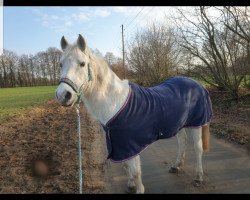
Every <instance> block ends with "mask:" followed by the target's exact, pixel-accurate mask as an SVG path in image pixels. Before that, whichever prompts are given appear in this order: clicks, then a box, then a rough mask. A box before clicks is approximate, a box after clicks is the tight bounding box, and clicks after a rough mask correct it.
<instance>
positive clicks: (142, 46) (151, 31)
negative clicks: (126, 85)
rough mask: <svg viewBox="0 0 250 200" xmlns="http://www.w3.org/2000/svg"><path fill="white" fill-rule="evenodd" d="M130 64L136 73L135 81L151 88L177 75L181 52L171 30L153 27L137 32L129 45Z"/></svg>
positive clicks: (128, 58)
mask: <svg viewBox="0 0 250 200" xmlns="http://www.w3.org/2000/svg"><path fill="white" fill-rule="evenodd" d="M127 60H128V64H129V66H130V68H131V70H132V71H134V79H135V81H137V82H138V83H140V84H143V85H145V86H150V85H152V84H156V83H159V82H160V81H162V80H164V79H166V77H169V76H172V75H174V74H176V72H177V71H176V68H177V65H178V61H179V51H178V48H177V46H176V43H175V37H174V34H173V32H172V30H171V29H167V28H166V27H164V26H159V25H152V26H151V27H149V28H148V29H146V30H145V31H143V32H137V34H136V36H135V37H134V39H133V41H132V42H131V43H130V44H129V51H128V56H127Z"/></svg>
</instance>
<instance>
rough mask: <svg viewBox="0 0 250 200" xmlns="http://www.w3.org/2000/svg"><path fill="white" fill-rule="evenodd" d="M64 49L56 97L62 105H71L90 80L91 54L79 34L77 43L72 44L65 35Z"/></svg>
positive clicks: (63, 38)
mask: <svg viewBox="0 0 250 200" xmlns="http://www.w3.org/2000/svg"><path fill="white" fill-rule="evenodd" d="M61 48H62V50H63V54H62V57H61V59H60V68H61V69H60V72H61V75H60V82H59V86H58V88H57V90H56V99H57V100H58V102H59V103H60V104H61V105H62V106H71V105H74V103H75V102H76V101H77V97H78V94H79V92H82V91H83V90H84V89H86V87H87V86H88V82H89V81H90V56H89V55H88V51H87V47H86V42H85V40H84V38H83V37H82V36H81V35H80V34H79V36H78V39H77V42H76V44H73V45H70V44H69V43H68V42H67V40H66V39H65V37H64V36H63V37H62V38H61Z"/></svg>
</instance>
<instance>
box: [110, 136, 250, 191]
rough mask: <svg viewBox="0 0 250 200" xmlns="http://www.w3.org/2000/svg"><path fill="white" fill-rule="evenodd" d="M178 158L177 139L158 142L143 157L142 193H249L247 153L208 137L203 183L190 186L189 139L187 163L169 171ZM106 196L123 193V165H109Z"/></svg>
mask: <svg viewBox="0 0 250 200" xmlns="http://www.w3.org/2000/svg"><path fill="white" fill-rule="evenodd" d="M176 155H177V138H176V137H173V138H171V139H167V140H160V141H157V142H155V143H153V144H152V145H150V146H149V148H147V149H146V150H145V151H144V152H143V153H142V154H141V161H142V180H143V182H144V186H145V193H250V152H247V150H244V149H242V148H240V147H238V146H236V145H234V144H229V143H228V142H226V141H224V140H222V139H217V138H215V137H211V150H210V151H209V152H208V153H204V154H203V155H204V156H203V169H204V180H205V184H204V185H202V186H201V187H199V188H197V187H194V186H193V185H192V179H193V176H194V174H195V164H196V160H195V155H194V148H193V141H192V138H191V137H190V136H188V147H187V153H186V160H185V161H186V162H185V166H184V168H183V170H184V171H183V173H181V174H178V175H176V174H171V173H169V172H168V170H169V168H170V166H171V164H172V163H173V162H174V161H175V158H176ZM107 175H108V177H109V181H110V184H111V185H110V189H109V192H108V193H125V188H126V181H127V178H126V176H125V171H124V170H123V167H122V165H120V164H115V163H109V164H108V165H107Z"/></svg>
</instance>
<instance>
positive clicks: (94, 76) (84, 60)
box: [56, 35, 209, 193]
mask: <svg viewBox="0 0 250 200" xmlns="http://www.w3.org/2000/svg"><path fill="white" fill-rule="evenodd" d="M61 48H62V50H63V54H62V57H61V60H60V67H61V81H60V84H59V86H58V88H57V90H56V98H57V100H58V102H59V103H60V104H61V105H62V106H72V105H74V104H75V103H76V101H77V92H79V91H78V90H81V92H82V97H81V98H82V101H83V102H84V105H85V106H86V108H87V110H88V112H89V113H90V114H91V115H92V116H93V117H95V118H96V119H97V120H98V121H99V122H100V123H101V124H102V125H103V127H105V126H106V125H107V124H108V123H109V122H110V121H111V120H113V119H114V118H116V117H117V115H119V113H120V112H121V110H122V109H123V108H124V105H125V104H126V102H127V101H128V97H129V96H130V93H131V91H130V84H129V81H128V80H121V79H120V78H118V77H117V76H116V74H115V73H114V72H113V71H112V70H111V69H110V68H109V66H108V65H107V63H106V62H105V60H104V59H103V58H100V57H98V56H95V55H94V54H93V53H92V52H91V50H90V49H89V48H88V47H87V46H86V42H85V40H84V38H83V37H82V36H81V35H79V37H78V39H77V42H76V44H73V45H70V44H68V42H67V41H66V39H65V38H64V36H63V37H62V39H61ZM139 87H140V86H139ZM176 101H177V100H176ZM177 107H180V106H177ZM177 107H176V108H174V109H176V110H177ZM169 109H171V108H169ZM125 114H126V113H125ZM125 120H129V119H125ZM152 120H153V119H152ZM174 120H175V119H174ZM176 120H178V119H177V118H176ZM166 123H167V122H166ZM163 124H164V123H163ZM132 128H133V127H132ZM106 133H107V134H106V135H108V136H107V138H109V137H110V135H111V134H112V132H109V131H107V130H106ZM186 133H187V134H191V135H192V136H193V140H194V149H195V153H196V159H197V164H196V176H195V178H194V181H195V182H197V183H200V182H202V181H203V169H202V153H203V150H208V147H209V122H208V123H206V124H202V125H201V126H199V127H189V128H182V129H180V130H179V131H178V133H177V139H178V144H179V151H178V156H177V159H176V162H175V164H173V165H172V167H171V169H170V170H169V172H171V173H177V172H178V170H180V167H182V166H183V164H184V158H185V149H186V144H187V135H186ZM111 136H112V135H111ZM154 140H156V139H154ZM107 142H109V141H107ZM107 145H108V144H107ZM109 145H111V146H112V145H113V144H109ZM111 148H112V147H111ZM143 149H144V147H143ZM113 150H115V149H113ZM140 152H141V151H140ZM140 152H137V154H136V155H134V156H130V158H129V159H123V160H122V163H123V164H124V167H125V169H126V173H127V176H128V183H127V186H128V189H130V190H131V189H133V190H135V192H136V193H144V185H143V183H142V178H141V163H140V156H139V154H140Z"/></svg>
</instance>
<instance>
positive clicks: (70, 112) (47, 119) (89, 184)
mask: <svg viewBox="0 0 250 200" xmlns="http://www.w3.org/2000/svg"><path fill="white" fill-rule="evenodd" d="M81 120H82V122H81V129H82V135H81V137H82V151H83V171H84V188H83V192H84V193H103V192H104V191H105V183H104V180H105V177H104V171H105V162H106V159H105V158H106V149H105V146H104V144H105V140H104V134H103V133H102V130H101V127H100V125H99V124H98V123H97V122H96V121H95V120H93V119H92V118H91V117H90V116H89V115H88V114H87V112H86V110H85V109H84V108H83V107H81ZM76 148H77V134H76V112H75V108H64V107H60V106H59V105H58V104H57V103H56V102H55V101H54V100H52V101H49V102H48V103H46V104H45V105H43V106H40V107H37V108H35V109H33V110H32V111H30V112H28V113H26V114H22V115H20V116H17V117H15V118H12V119H11V120H9V121H8V122H5V123H3V124H1V125H0V183H1V185H0V193H78V162H77V149H76ZM37 160H42V161H43V162H45V164H46V165H47V167H48V173H46V176H42V177H40V176H36V175H35V174H34V163H35V162H36V161H37Z"/></svg>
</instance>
